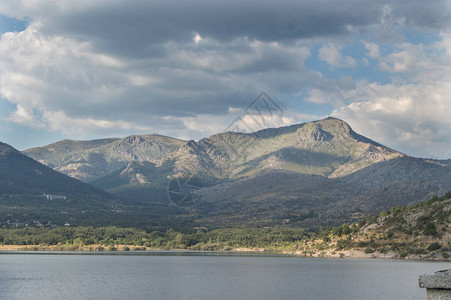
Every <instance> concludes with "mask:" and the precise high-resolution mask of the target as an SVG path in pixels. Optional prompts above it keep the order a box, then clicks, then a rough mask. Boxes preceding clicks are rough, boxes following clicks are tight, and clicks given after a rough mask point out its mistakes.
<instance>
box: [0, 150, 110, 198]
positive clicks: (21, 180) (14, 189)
mask: <svg viewBox="0 0 451 300" xmlns="http://www.w3.org/2000/svg"><path fill="white" fill-rule="evenodd" d="M43 193H47V194H64V195H74V196H80V197H82V196H88V197H96V198H98V199H104V200H107V199H110V198H113V197H112V195H109V194H108V193H106V192H104V191H102V190H99V189H96V188H94V187H93V186H91V185H89V184H86V183H83V182H81V181H78V180H76V179H74V178H71V177H69V176H66V175H64V174H61V173H58V172H56V171H54V170H52V169H51V168H49V167H46V166H44V165H42V164H40V163H38V162H37V161H35V160H33V159H31V158H29V157H27V156H25V155H23V154H22V153H21V152H19V151H17V150H16V149H14V148H12V147H11V146H9V145H7V144H4V143H0V194H36V195H42V194H43Z"/></svg>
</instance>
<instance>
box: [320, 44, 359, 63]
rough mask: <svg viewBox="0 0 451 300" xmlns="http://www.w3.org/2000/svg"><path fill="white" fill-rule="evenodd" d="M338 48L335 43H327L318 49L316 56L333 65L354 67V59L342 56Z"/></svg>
mask: <svg viewBox="0 0 451 300" xmlns="http://www.w3.org/2000/svg"><path fill="white" fill-rule="evenodd" d="M340 50H341V49H340V48H339V47H337V46H336V45H333V44H327V45H325V46H323V47H321V48H320V49H319V50H318V58H319V59H320V60H322V61H325V62H327V63H328V64H330V65H331V66H333V67H340V68H344V67H355V66H356V65H357V63H356V61H355V59H354V58H352V57H350V56H343V54H342V53H341V52H340Z"/></svg>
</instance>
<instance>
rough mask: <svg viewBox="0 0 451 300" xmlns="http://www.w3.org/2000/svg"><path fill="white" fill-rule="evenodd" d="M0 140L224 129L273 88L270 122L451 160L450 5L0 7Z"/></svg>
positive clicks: (142, 2)
mask: <svg viewBox="0 0 451 300" xmlns="http://www.w3.org/2000/svg"><path fill="white" fill-rule="evenodd" d="M0 34H1V38H0V141H2V142H6V143H9V144H11V145H12V146H14V147H16V148H18V149H20V150H23V149H27V148H31V147H35V146H42V145H46V144H49V143H52V142H56V141H58V140H61V139H66V138H69V139H82V140H86V139H94V138H103V137H123V136H128V135H132V134H150V133H157V134H162V135H168V136H173V137H178V138H183V139H194V140H197V139H200V138H203V137H208V136H210V135H212V134H215V133H218V132H223V131H224V130H226V128H229V127H230V124H231V123H232V122H233V121H234V120H236V118H237V117H240V116H243V111H245V109H246V107H248V106H249V105H250V104H251V103H252V101H254V99H255V98H256V97H257V96H258V95H260V94H261V93H262V92H265V93H266V94H267V95H268V96H269V97H270V98H271V99H272V100H273V101H274V103H277V105H278V106H279V107H280V109H281V112H283V113H280V114H275V115H274V117H273V118H271V120H270V122H267V123H266V124H265V126H269V127H278V126H285V125H291V124H295V123H301V122H306V121H312V120H318V119H322V118H325V117H328V116H334V117H337V118H340V119H343V120H344V121H346V122H348V123H349V124H350V125H351V127H352V128H353V129H354V130H355V131H357V132H358V133H360V134H362V135H365V136H367V137H369V138H371V139H373V140H375V141H377V142H379V143H382V144H384V145H386V146H388V147H391V148H393V149H396V150H398V151H401V152H404V153H406V154H409V155H414V156H421V157H430V158H451V4H450V1H445V0H443V1H442V0H440V1H439V0H431V1H417V0H411V1H397V0H391V1H369V0H352V1H350V0H343V1H330V0H319V1H300V0H296V1H293V0H289V1H286V0H281V1H267V0H259V1H253V0H252V1H249V0H244V1H243V0H240V1H237V0H228V1H214V0H194V1H193V0H183V1H181V0H175V1H167V0H166V1H160V0H157V1H148V0H133V1H130V0H127V1H126V0H108V1H107V0H78V1H66V0H21V1H17V0H11V1H10V0H2V1H1V2H0Z"/></svg>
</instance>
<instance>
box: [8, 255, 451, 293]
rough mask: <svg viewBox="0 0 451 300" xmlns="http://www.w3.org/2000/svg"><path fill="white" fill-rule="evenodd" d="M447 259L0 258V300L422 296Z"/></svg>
mask: <svg viewBox="0 0 451 300" xmlns="http://www.w3.org/2000/svg"><path fill="white" fill-rule="evenodd" d="M447 268H451V263H447V262H421V261H405V260H377V259H327V258H304V257H296V256H273V255H262V254H257V255H252V254H225V253H181V252H150V253H149V252H146V253H127V254H126V255H125V253H115V254H111V253H101V254H87V253H86V254H80V253H48V252H47V253H6V254H0V299H165V300H166V299H196V300H197V299H309V300H310V299H321V300H325V299H359V300H365V299H386V300H387V299H422V300H424V299H426V291H425V289H420V288H419V287H418V276H419V275H421V274H423V273H428V272H433V271H438V270H441V269H447Z"/></svg>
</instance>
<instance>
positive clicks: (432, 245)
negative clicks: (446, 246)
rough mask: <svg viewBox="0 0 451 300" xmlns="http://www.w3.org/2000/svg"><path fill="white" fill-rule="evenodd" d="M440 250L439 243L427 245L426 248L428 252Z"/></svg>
mask: <svg viewBox="0 0 451 300" xmlns="http://www.w3.org/2000/svg"><path fill="white" fill-rule="evenodd" d="M440 248H442V245H440V244H439V243H437V242H435V243H432V244H430V245H429V247H428V251H435V250H438V249H440Z"/></svg>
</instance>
